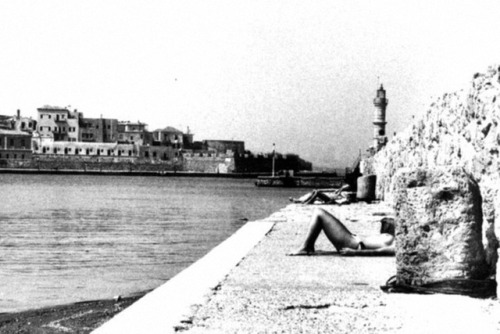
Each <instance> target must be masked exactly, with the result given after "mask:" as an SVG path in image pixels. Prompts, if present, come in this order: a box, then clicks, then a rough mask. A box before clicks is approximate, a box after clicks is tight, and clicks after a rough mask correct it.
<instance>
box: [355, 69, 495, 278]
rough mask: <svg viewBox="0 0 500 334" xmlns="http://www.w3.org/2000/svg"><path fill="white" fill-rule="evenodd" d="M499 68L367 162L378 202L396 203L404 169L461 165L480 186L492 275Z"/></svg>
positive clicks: (446, 98)
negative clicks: (394, 186)
mask: <svg viewBox="0 0 500 334" xmlns="http://www.w3.org/2000/svg"><path fill="white" fill-rule="evenodd" d="M499 123H500V67H499V66H493V67H490V68H489V69H488V70H487V71H486V72H485V73H483V74H479V73H478V74H475V75H474V76H473V80H472V84H471V87H470V89H468V90H462V91H459V92H456V93H451V94H444V95H443V96H442V97H441V98H438V99H437V100H436V101H435V102H434V103H432V105H431V106H430V107H429V109H428V110H427V111H426V112H425V113H423V114H422V115H421V116H420V117H416V118H415V120H414V122H413V124H412V125H411V126H409V127H408V128H407V129H406V130H405V131H403V132H402V133H400V134H398V135H397V136H395V137H394V138H393V139H392V140H391V141H389V143H388V144H387V146H386V147H385V148H384V149H382V150H381V151H380V152H378V153H377V154H376V155H375V156H373V157H371V158H369V159H367V160H366V161H365V166H366V168H365V171H364V173H365V174H366V173H368V174H371V173H373V174H376V175H377V197H379V198H381V199H385V200H388V201H392V200H393V195H394V194H393V192H392V190H391V181H392V179H393V176H394V175H395V173H396V171H397V170H398V169H400V168H402V167H418V168H432V167H435V166H442V165H448V166H450V165H451V166H460V167H462V168H463V169H464V170H465V171H467V172H468V173H469V174H470V175H472V177H473V178H474V180H475V181H476V182H477V183H478V184H479V188H480V192H481V196H482V200H483V207H482V208H483V209H482V210H483V220H484V221H483V243H484V247H485V250H486V256H487V261H488V263H489V264H490V266H491V270H492V273H494V271H495V265H496V261H497V258H498V255H497V248H498V239H497V237H496V236H498V235H500V222H498V223H497V224H496V225H497V227H496V228H495V221H496V220H497V219H498V218H500V198H499V189H500V182H499V181H500V180H499V178H500V173H499V170H500V158H499V151H500V146H499V144H500V126H499Z"/></svg>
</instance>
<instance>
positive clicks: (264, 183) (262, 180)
mask: <svg viewBox="0 0 500 334" xmlns="http://www.w3.org/2000/svg"><path fill="white" fill-rule="evenodd" d="M344 183H345V178H344V177H340V176H337V177H313V176H308V177H297V176H259V177H257V180H255V185H256V186H257V187H302V188H340V187H341V186H342V185H343V184H344Z"/></svg>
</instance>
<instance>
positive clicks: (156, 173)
mask: <svg viewBox="0 0 500 334" xmlns="http://www.w3.org/2000/svg"><path fill="white" fill-rule="evenodd" d="M0 174H53V175H117V176H164V177H211V178H230V179H254V178H257V177H259V176H270V175H271V174H270V173H203V172H186V171H177V172H174V171H161V172H159V171H138V170H132V171H128V170H84V169H37V168H0ZM296 176H299V177H302V176H303V177H308V176H310V177H334V175H333V174H332V173H314V172H310V173H304V174H303V173H297V174H296Z"/></svg>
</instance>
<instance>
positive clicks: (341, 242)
mask: <svg viewBox="0 0 500 334" xmlns="http://www.w3.org/2000/svg"><path fill="white" fill-rule="evenodd" d="M321 231H324V232H325V234H326V236H327V238H328V240H330V242H331V243H332V244H333V246H334V247H335V248H336V249H337V250H340V249H342V248H353V249H356V248H357V247H358V245H359V241H358V240H357V239H356V238H355V237H354V236H353V234H352V233H351V232H349V230H348V229H347V228H346V227H345V226H344V225H343V224H342V223H341V222H340V221H339V220H338V219H337V218H335V217H334V216H333V215H331V214H330V213H328V212H327V211H325V210H323V209H320V208H318V209H316V210H315V211H314V214H313V216H312V217H311V223H310V225H309V230H308V232H307V235H306V239H305V241H304V243H303V244H302V246H301V247H300V248H299V249H298V250H297V251H295V252H293V253H291V254H290V255H309V254H312V253H314V251H315V248H314V245H315V243H316V240H317V239H318V236H319V234H320V233H321Z"/></svg>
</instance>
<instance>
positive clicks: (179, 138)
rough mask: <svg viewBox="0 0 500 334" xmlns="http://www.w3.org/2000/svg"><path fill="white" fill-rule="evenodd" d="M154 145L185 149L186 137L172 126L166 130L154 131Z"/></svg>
mask: <svg viewBox="0 0 500 334" xmlns="http://www.w3.org/2000/svg"><path fill="white" fill-rule="evenodd" d="M153 144H154V145H158V146H170V147H173V148H183V147H184V136H183V133H182V131H180V130H177V129H176V128H174V127H171V126H167V127H166V128H164V129H157V130H155V131H153Z"/></svg>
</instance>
